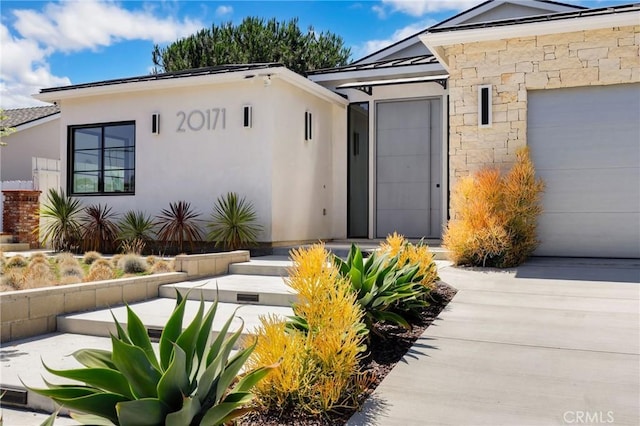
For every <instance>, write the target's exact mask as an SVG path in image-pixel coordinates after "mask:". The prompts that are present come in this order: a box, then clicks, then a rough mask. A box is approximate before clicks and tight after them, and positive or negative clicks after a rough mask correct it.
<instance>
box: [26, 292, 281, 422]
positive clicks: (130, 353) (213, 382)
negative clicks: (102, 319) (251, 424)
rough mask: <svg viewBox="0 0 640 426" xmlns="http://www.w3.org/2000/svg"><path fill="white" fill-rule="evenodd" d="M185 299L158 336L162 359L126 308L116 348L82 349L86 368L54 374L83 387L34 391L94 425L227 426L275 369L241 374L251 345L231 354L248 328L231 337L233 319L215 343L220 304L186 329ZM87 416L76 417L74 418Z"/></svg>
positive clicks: (78, 353) (202, 310)
mask: <svg viewBox="0 0 640 426" xmlns="http://www.w3.org/2000/svg"><path fill="white" fill-rule="evenodd" d="M186 302H187V297H185V298H182V297H181V296H180V294H179V293H178V294H177V302H176V307H175V309H174V311H173V313H172V314H171V316H170V318H169V320H168V321H167V323H166V325H165V327H164V328H163V331H162V335H161V336H160V344H159V357H158V356H157V355H156V353H155V351H154V349H153V347H152V346H151V341H150V340H149V336H148V334H147V329H146V328H145V326H144V325H143V324H142V322H141V321H140V318H139V317H138V316H137V315H136V314H135V313H134V312H133V310H132V309H131V308H130V307H127V324H126V330H125V329H124V327H123V326H122V325H120V323H119V322H118V321H117V320H115V317H114V320H115V325H116V330H117V335H112V336H111V343H112V350H111V351H105V350H98V349H81V350H78V351H76V352H74V353H73V357H74V358H75V359H76V360H77V361H78V362H80V363H81V364H82V365H83V366H84V367H85V368H79V369H72V370H55V369H53V368H50V367H48V366H47V365H46V364H45V366H44V367H45V369H46V370H47V371H49V372H50V373H52V374H54V375H56V376H59V377H63V378H66V379H71V380H75V381H78V382H81V383H80V384H72V385H56V384H51V383H47V388H44V389H32V388H30V389H31V390H32V391H34V392H36V393H38V394H40V395H44V396H48V397H50V398H51V399H53V400H54V401H55V402H57V403H58V404H60V405H62V406H64V407H66V408H68V409H70V410H72V417H73V418H74V419H76V420H78V421H80V422H81V423H82V424H92V425H97V424H99V425H121V426H129V425H134V426H144V425H167V426H172V425H175V426H186V425H207V426H209V425H221V424H225V423H227V422H229V421H231V420H233V419H235V418H237V417H240V416H242V415H244V414H246V413H247V412H248V411H250V408H249V407H247V404H248V403H249V402H251V400H252V399H253V394H252V393H251V389H252V388H253V387H254V386H255V384H256V383H258V382H259V381H260V380H262V378H264V377H265V376H266V375H267V374H268V373H269V371H271V370H272V369H274V368H276V366H275V365H270V366H267V367H263V368H258V369H255V370H252V371H250V372H246V373H243V374H242V375H241V376H238V374H239V372H240V370H241V369H242V367H243V365H244V363H245V361H246V360H247V359H248V358H249V356H250V355H251V352H252V351H253V349H254V347H255V343H254V344H253V345H250V346H248V347H247V348H245V349H243V350H240V351H239V352H237V353H236V354H235V355H231V350H232V349H233V347H234V345H235V343H236V342H237V341H238V338H239V337H240V335H241V334H242V326H241V327H240V328H239V329H238V330H237V331H236V332H234V333H233V334H232V335H231V337H229V338H226V335H227V332H228V330H229V327H230V325H231V322H232V320H233V316H231V317H230V318H229V319H228V320H227V322H226V323H225V325H224V326H223V327H222V329H221V330H220V333H219V334H218V336H217V337H216V338H215V340H214V341H213V343H210V334H211V326H212V323H213V320H214V317H215V314H216V309H217V306H218V303H217V301H216V302H214V303H213V304H212V306H211V307H210V308H209V309H208V311H207V312H206V313H205V304H204V302H203V301H200V308H199V309H198V312H197V314H196V316H195V318H194V319H193V321H192V322H191V323H190V324H189V325H187V326H186V328H184V331H183V327H182V323H183V318H184V313H185V308H186ZM76 411H77V412H79V413H84V414H74V412H76Z"/></svg>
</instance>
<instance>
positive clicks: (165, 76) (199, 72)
mask: <svg viewBox="0 0 640 426" xmlns="http://www.w3.org/2000/svg"><path fill="white" fill-rule="evenodd" d="M279 67H284V65H282V64H279V63H263V64H240V65H221V66H215V67H206V68H195V69H189V70H183V71H175V72H165V73H161V74H149V75H143V76H137V77H128V78H119V79H114V80H104V81H97V82H93V83H84V84H74V85H71V86H62V87H52V88H48V89H42V90H40V93H51V92H62V91H65V90H74V89H85V88H88V87H100V86H112V85H116V84H125V83H138V82H142V81H154V80H170V79H176V78H186V77H198V76H204V75H216V74H227V73H232V72H237V71H252V70H262V69H270V68H279Z"/></svg>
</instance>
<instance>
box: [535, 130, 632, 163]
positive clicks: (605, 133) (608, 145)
mask: <svg viewBox="0 0 640 426" xmlns="http://www.w3.org/2000/svg"><path fill="white" fill-rule="evenodd" d="M565 127H566V126H565ZM563 132H565V133H566V134H564V135H563V137H562V138H561V139H558V138H556V137H555V136H554V135H558V134H562V133H563ZM614 133H615V134H616V138H615V139H612V138H611V135H612V134H614ZM529 139H530V140H533V141H536V147H535V150H533V151H532V157H531V158H532V160H533V163H534V164H535V165H536V170H548V169H559V168H561V169H591V168H594V167H638V161H639V159H640V141H639V140H638V133H637V126H636V128H634V127H633V126H628V127H626V128H625V127H622V128H621V127H608V128H606V129H603V128H597V129H588V128H581V129H574V130H572V131H571V132H566V129H537V130H536V129H530V131H529Z"/></svg>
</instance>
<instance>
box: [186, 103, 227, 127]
mask: <svg viewBox="0 0 640 426" xmlns="http://www.w3.org/2000/svg"><path fill="white" fill-rule="evenodd" d="M176 116H177V117H178V128H177V129H176V132H186V131H187V128H188V129H189V130H192V131H194V132H198V131H200V130H216V129H224V128H225V125H226V121H227V109H226V108H210V109H204V110H202V109H194V110H192V111H189V113H186V112H184V111H178V113H177V114H176Z"/></svg>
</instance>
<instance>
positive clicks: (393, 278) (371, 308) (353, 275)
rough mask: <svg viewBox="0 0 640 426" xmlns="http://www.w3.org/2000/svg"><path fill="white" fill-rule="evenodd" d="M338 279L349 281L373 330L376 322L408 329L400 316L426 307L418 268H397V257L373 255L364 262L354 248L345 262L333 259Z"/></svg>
mask: <svg viewBox="0 0 640 426" xmlns="http://www.w3.org/2000/svg"><path fill="white" fill-rule="evenodd" d="M333 260H334V263H335V265H336V266H337V267H338V270H339V271H340V275H342V276H343V277H346V278H349V280H350V282H351V289H352V290H353V291H354V292H355V293H356V295H357V298H358V303H360V305H361V306H362V308H363V309H364V311H365V323H366V324H367V327H368V328H369V330H373V329H374V327H373V324H374V322H375V321H386V322H392V323H396V324H398V325H401V326H403V327H405V328H407V329H409V328H411V326H410V324H409V322H408V321H407V320H406V318H405V317H404V316H403V313H405V312H408V311H412V310H414V309H417V308H419V307H423V306H426V305H427V302H426V301H425V300H424V297H423V296H424V294H425V292H426V291H428V290H427V289H426V288H425V286H423V285H422V283H421V282H420V280H421V277H420V276H418V270H419V266H418V265H411V264H408V265H405V266H403V267H398V257H397V256H394V257H390V256H389V255H388V254H386V253H383V254H377V253H375V252H374V253H372V254H371V255H370V256H369V257H368V258H367V259H366V260H365V259H364V258H363V256H362V251H361V250H360V248H359V247H358V246H356V245H355V244H352V245H351V249H350V250H349V256H348V257H347V260H346V261H344V260H342V259H341V258H339V257H338V256H336V255H334V256H333Z"/></svg>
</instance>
